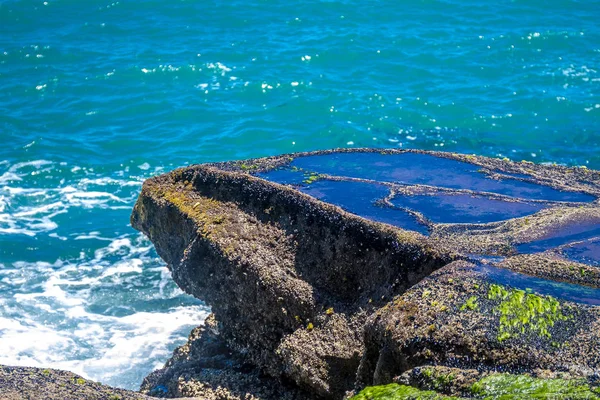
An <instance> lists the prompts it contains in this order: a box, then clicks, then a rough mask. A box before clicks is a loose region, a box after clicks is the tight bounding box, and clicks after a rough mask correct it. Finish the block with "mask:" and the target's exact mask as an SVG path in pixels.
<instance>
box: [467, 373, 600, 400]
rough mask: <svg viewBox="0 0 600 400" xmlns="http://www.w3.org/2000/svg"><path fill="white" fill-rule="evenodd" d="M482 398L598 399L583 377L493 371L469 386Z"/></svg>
mask: <svg viewBox="0 0 600 400" xmlns="http://www.w3.org/2000/svg"><path fill="white" fill-rule="evenodd" d="M471 392H472V393H473V394H474V395H475V396H477V397H478V398H484V399H599V398H600V397H599V396H598V395H597V394H596V393H594V392H593V391H592V389H590V387H589V385H588V384H587V383H586V382H585V381H583V380H566V379H539V378H532V377H530V376H526V375H510V374H493V375H490V376H487V377H485V378H483V379H481V380H479V381H478V382H476V383H474V384H473V386H472V387H471Z"/></svg>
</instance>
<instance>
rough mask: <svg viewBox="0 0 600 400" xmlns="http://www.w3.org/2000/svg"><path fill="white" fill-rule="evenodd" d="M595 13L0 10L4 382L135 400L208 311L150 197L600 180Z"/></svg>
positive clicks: (442, 8)
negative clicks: (418, 178)
mask: <svg viewBox="0 0 600 400" xmlns="http://www.w3.org/2000/svg"><path fill="white" fill-rule="evenodd" d="M598 21H600V1H569V0H553V1H547V2H543V4H542V3H540V2H535V1H531V0H527V1H525V0H524V1H506V2H495V3H491V2H475V1H458V0H451V1H434V0H427V1H410V2H409V1H370V0H368V1H362V2H358V1H343V0H340V1H312V0H310V1H304V2H301V3H294V2H277V1H252V2H242V1H237V0H234V1H231V2H227V3H224V2H214V1H197V0H179V1H171V2H166V1H153V0H138V1H114V2H113V1H99V0H86V1H82V0H79V1H74V0H48V1H42V0H39V1H38V0H36V1H30V0H27V1H16V0H6V1H2V2H0V138H1V139H2V141H1V146H0V364H22V365H43V366H53V367H59V368H65V369H70V370H73V371H75V372H78V373H81V374H83V375H85V376H87V377H90V378H93V379H96V380H100V381H102V382H106V383H110V384H113V385H118V386H123V387H128V388H136V387H137V386H138V385H139V383H140V382H141V378H142V377H143V376H144V375H145V374H147V373H148V372H149V371H150V370H152V369H153V368H155V367H157V366H159V365H160V364H161V363H163V362H164V361H165V360H166V358H167V357H168V355H169V353H170V351H172V349H173V348H174V347H175V346H176V345H178V344H181V343H183V341H184V340H185V337H186V335H187V333H188V332H189V330H190V329H191V327H192V326H194V325H197V324H199V323H200V322H201V321H202V320H203V318H204V316H205V315H206V312H207V311H208V309H207V308H206V307H205V306H204V305H203V304H202V303H200V302H198V301H196V300H194V299H191V298H189V297H188V296H185V295H184V294H182V293H181V292H180V291H179V290H178V289H177V288H176V287H175V286H174V284H173V283H172V282H171V281H170V278H169V274H168V272H167V270H166V268H165V267H164V264H163V263H162V262H161V260H160V259H159V258H158V257H157V256H156V254H155V252H154V251H153V249H152V246H151V245H150V243H149V242H148V241H146V240H145V239H144V238H143V237H142V236H141V235H139V234H138V233H136V232H135V231H133V230H132V228H131V227H130V226H129V213H130V209H131V207H132V205H133V203H134V201H135V198H136V196H137V194H138V192H139V189H140V186H141V182H142V181H143V179H145V178H147V177H149V176H152V175H155V174H158V173H161V172H164V171H167V170H170V169H172V168H175V167H177V166H180V165H184V164H186V163H200V162H206V161H218V160H227V159H235V158H247V157H257V156H265V155H272V154H277V153H282V152H292V151H301V150H315V149H324V148H331V147H371V146H376V147H394V148H421V149H436V150H450V151H458V152H466V153H476V154H482V155H489V156H502V157H509V158H511V159H513V160H522V159H526V160H532V161H536V162H557V163H563V164H567V165H586V166H588V167H590V168H596V169H598V168H600V151H599V150H600V24H599V23H598Z"/></svg>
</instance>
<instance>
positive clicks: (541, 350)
mask: <svg viewBox="0 0 600 400" xmlns="http://www.w3.org/2000/svg"><path fill="white" fill-rule="evenodd" d="M489 292H490V283H489V282H488V280H487V278H486V276H485V275H484V274H481V273H479V272H478V271H477V269H476V266H475V265H473V264H469V263H466V262H464V261H456V262H454V263H451V264H449V265H447V266H445V267H443V268H441V269H440V270H438V271H436V272H435V273H433V274H431V275H430V276H429V277H427V278H425V279H423V280H422V281H421V282H420V283H419V284H417V285H415V286H414V287H413V288H411V289H410V290H409V291H407V292H406V293H404V294H403V295H402V296H399V297H398V298H396V299H395V300H393V301H392V302H390V303H389V304H388V305H386V306H385V307H383V308H381V309H380V310H378V311H377V312H376V313H375V314H374V315H373V316H372V317H371V318H370V319H369V321H368V323H367V327H366V330H365V343H366V344H367V347H366V352H365V355H364V357H363V360H362V362H361V367H360V371H359V381H360V382H362V383H363V384H367V385H370V384H383V383H387V382H390V381H392V379H393V378H394V377H395V376H398V375H400V374H402V373H403V372H404V371H407V370H409V369H412V368H415V367H418V366H421V365H446V366H452V367H460V368H474V369H501V370H505V371H512V372H523V371H533V370H535V369H539V368H544V369H551V370H554V371H567V372H570V373H572V374H573V375H575V376H589V375H594V374H598V373H600V346H598V345H599V344H600V330H598V327H599V326H600V325H599V322H600V309H598V307H585V306H582V305H579V304H574V303H567V302H560V306H559V307H560V312H561V313H562V314H564V316H565V317H566V319H565V320H557V321H556V323H555V325H554V326H551V327H549V336H548V337H545V336H544V335H541V334H540V332H539V331H537V330H535V329H532V325H531V324H528V323H529V322H531V323H532V324H533V322H534V321H533V318H531V321H530V320H529V319H528V320H527V323H526V324H525V325H524V330H523V332H518V333H517V334H516V336H515V337H512V338H509V339H506V340H501V339H499V338H500V333H501V332H500V321H501V319H500V317H501V316H500V315H499V313H498V312H497V306H498V302H497V301H493V300H491V299H490V297H489ZM470 299H471V302H470V303H469V300H470ZM469 304H471V306H469ZM555 314H556V313H555Z"/></svg>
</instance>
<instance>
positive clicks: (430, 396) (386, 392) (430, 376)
mask: <svg viewBox="0 0 600 400" xmlns="http://www.w3.org/2000/svg"><path fill="white" fill-rule="evenodd" d="M423 377H424V378H425V379H426V380H431V381H432V382H431V385H432V386H433V387H434V388H435V389H436V390H444V388H446V387H447V386H448V385H449V384H450V383H451V382H452V380H454V379H455V377H454V375H452V374H437V373H436V371H435V369H434V368H431V369H429V368H427V369H424V370H423ZM465 390H467V391H468V392H470V396H469V398H476V399H484V400H525V399H547V400H550V399H565V400H566V399H573V400H575V399H577V400H600V396H599V394H598V388H591V387H590V386H589V385H588V384H587V383H586V381H585V380H576V379H573V380H566V379H540V378H532V377H530V376H527V375H511V374H492V375H489V376H486V377H484V378H482V379H480V380H479V381H477V382H475V383H474V384H473V385H472V386H471V387H470V388H467V389H465ZM471 396H473V397H471ZM460 399H463V398H460V397H449V396H445V395H443V394H440V393H437V392H436V391H432V390H420V389H417V388H414V387H411V386H404V385H399V384H396V383H392V384H389V385H382V386H371V387H367V388H365V389H364V390H362V391H361V392H360V393H358V394H357V395H355V396H354V397H352V398H351V399H350V400H460Z"/></svg>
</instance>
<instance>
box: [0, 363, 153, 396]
mask: <svg viewBox="0 0 600 400" xmlns="http://www.w3.org/2000/svg"><path fill="white" fill-rule="evenodd" d="M0 399H2V400H41V399H48V400H53V399H56V400H151V399H153V398H152V397H149V396H145V395H143V394H140V393H136V392H132V391H129V390H124V389H117V388H112V387H110V386H106V385H102V384H99V383H96V382H92V381H89V380H86V379H83V378H82V377H80V376H79V375H75V374H74V373H72V372H66V371H60V370H55V369H41V368H28V367H7V366H0Z"/></svg>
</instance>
